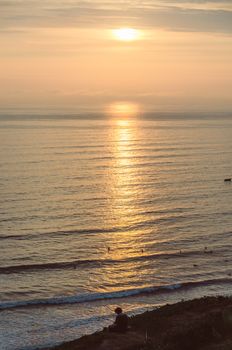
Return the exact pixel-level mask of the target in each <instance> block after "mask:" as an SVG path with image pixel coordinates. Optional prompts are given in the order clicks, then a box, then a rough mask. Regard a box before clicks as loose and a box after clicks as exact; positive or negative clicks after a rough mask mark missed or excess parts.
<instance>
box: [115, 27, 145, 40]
mask: <svg viewBox="0 0 232 350" xmlns="http://www.w3.org/2000/svg"><path fill="white" fill-rule="evenodd" d="M113 35H114V37H115V39H117V40H121V41H134V40H138V39H139V36H140V35H139V31H138V30H137V29H133V28H119V29H114V30H113Z"/></svg>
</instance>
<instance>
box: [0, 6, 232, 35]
mask: <svg viewBox="0 0 232 350" xmlns="http://www.w3.org/2000/svg"><path fill="white" fill-rule="evenodd" d="M196 4H205V7H204V8H196V7H194V6H193V5H196ZM215 4H216V5H218V6H220V7H219V8H214V7H212V6H215ZM223 4H224V5H227V7H228V6H229V5H231V0H230V1H226V0H225V1H218V0H211V1H206V0H192V1H189V0H179V1H172V2H170V1H168V0H166V1H151V0H149V1H143V2H141V1H133V2H132V1H131V0H130V1H124V2H117V3H115V2H113V1H106V2H104V1H103V2H102V1H96V0H95V1H81V2H76V1H73V0H71V1H69V0H67V1H66V2H62V1H57V0H47V1H46V3H42V4H41V2H39V1H38V0H30V1H26V0H18V1H16V0H12V1H11V0H8V1H0V8H1V13H0V28H1V31H2V32H3V31H7V30H9V31H10V30H12V28H13V29H14V30H16V29H17V28H18V29H19V30H21V29H25V28H30V27H38V28H41V27H77V28H78V27H100V26H104V27H107V26H108V27H112V26H118V25H123V24H125V23H126V24H127V25H134V26H143V27H149V28H164V29H168V30H175V31H190V32H195V31H198V32H219V33H227V34H228V33H229V34H231V33H232V5H231V6H229V7H228V8H225V9H223V8H222V6H223ZM191 6H193V7H192V8H191Z"/></svg>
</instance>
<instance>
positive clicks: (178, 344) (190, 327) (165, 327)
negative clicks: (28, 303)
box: [44, 296, 232, 350]
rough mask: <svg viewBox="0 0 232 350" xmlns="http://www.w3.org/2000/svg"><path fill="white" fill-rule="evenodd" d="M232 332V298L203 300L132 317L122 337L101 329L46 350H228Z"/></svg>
mask: <svg viewBox="0 0 232 350" xmlns="http://www.w3.org/2000/svg"><path fill="white" fill-rule="evenodd" d="M231 330H232V296H230V297H222V296H217V297H204V298H200V299H193V300H189V301H181V302H178V303H176V304H172V305H169V304H167V305H165V306H161V307H160V308H158V309H154V310H152V311H146V312H145V313H142V314H139V315H136V316H133V317H131V318H130V330H129V331H128V332H126V333H125V334H117V333H109V332H108V331H104V330H103V331H100V332H96V333H93V334H91V335H85V336H82V337H81V338H78V339H76V340H73V341H70V342H65V343H62V344H60V345H58V346H54V347H52V348H49V350H142V349H156V350H158V349H159V350H231V349H232V331H231ZM44 350H48V348H46V349H44Z"/></svg>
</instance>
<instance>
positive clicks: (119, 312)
mask: <svg viewBox="0 0 232 350" xmlns="http://www.w3.org/2000/svg"><path fill="white" fill-rule="evenodd" d="M114 312H115V313H116V314H117V315H119V314H121V313H122V309H121V308H120V307H116V309H115V310H114Z"/></svg>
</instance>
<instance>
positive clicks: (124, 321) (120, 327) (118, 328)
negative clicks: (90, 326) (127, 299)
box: [108, 307, 129, 332]
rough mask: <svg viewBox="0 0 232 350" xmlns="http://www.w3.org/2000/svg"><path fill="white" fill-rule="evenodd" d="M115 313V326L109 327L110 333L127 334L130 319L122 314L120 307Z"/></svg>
mask: <svg viewBox="0 0 232 350" xmlns="http://www.w3.org/2000/svg"><path fill="white" fill-rule="evenodd" d="M114 312H115V313H116V314H117V316H116V319H115V322H114V324H112V325H111V326H109V328H108V329H109V331H110V332H126V331H127V329H128V321H129V318H128V316H127V315H126V314H124V313H123V312H122V309H121V308H120V307H117V308H116V309H115V310H114Z"/></svg>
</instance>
